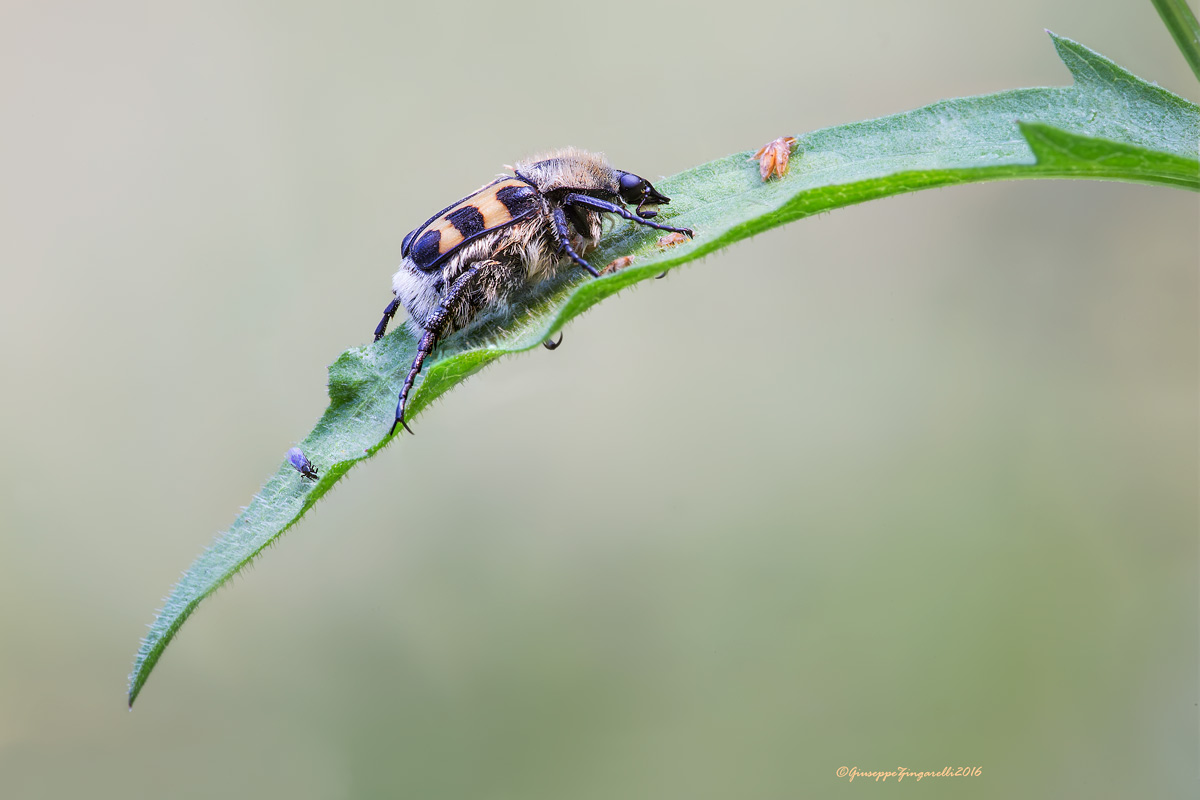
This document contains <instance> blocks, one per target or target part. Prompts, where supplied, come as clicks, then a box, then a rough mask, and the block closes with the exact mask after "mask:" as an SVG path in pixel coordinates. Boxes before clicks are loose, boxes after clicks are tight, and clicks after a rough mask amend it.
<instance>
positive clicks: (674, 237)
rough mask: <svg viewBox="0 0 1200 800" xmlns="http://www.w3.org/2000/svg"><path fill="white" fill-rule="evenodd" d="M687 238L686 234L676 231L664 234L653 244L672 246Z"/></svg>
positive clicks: (681, 242)
mask: <svg viewBox="0 0 1200 800" xmlns="http://www.w3.org/2000/svg"><path fill="white" fill-rule="evenodd" d="M687 240H688V237H687V235H686V234H682V233H679V232H678V231H676V232H675V233H668V234H667V235H666V236H663V237H662V238H660V239H659V240H658V241H657V242H655V244H656V245H658V246H659V247H674V246H675V245H677V244H683V243H684V242H686V241H687Z"/></svg>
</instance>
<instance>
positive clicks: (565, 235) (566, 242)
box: [552, 195, 600, 278]
mask: <svg viewBox="0 0 1200 800" xmlns="http://www.w3.org/2000/svg"><path fill="white" fill-rule="evenodd" d="M568 196H570V195H568ZM552 216H553V218H554V232H555V233H556V234H557V235H558V245H559V247H560V248H561V249H562V250H563V251H564V252H566V254H567V255H568V256H570V257H571V260H572V261H574V262H575V263H576V264H578V265H579V266H581V267H583V268H584V269H586V270H587V271H588V272H590V273H592V276H593V277H596V278H599V277H600V272H599V271H598V270H597V269H596V268H595V267H593V266H592V265H591V264H589V263H588V262H586V261H584V260H583V256H581V255H579V253H576V252H575V248H574V247H571V231H570V229H569V228H567V215H566V214H564V213H563V210H562V209H561V208H555V209H554V214H553V215H552Z"/></svg>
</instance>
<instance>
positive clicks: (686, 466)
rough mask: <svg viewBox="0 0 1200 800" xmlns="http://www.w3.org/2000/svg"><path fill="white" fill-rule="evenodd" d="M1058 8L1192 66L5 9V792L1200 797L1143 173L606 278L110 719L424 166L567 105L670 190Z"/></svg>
mask: <svg viewBox="0 0 1200 800" xmlns="http://www.w3.org/2000/svg"><path fill="white" fill-rule="evenodd" d="M1043 28H1050V29H1051V30H1054V31H1055V32H1056V33H1059V34H1062V35H1065V36H1069V37H1071V38H1075V39H1077V40H1079V41H1081V42H1083V43H1084V44H1086V45H1088V46H1090V47H1092V48H1094V49H1096V50H1099V51H1100V52H1102V53H1104V54H1105V55H1107V56H1109V57H1112V58H1114V59H1116V60H1117V61H1118V62H1120V63H1121V64H1123V65H1125V66H1126V67H1128V68H1129V69H1131V70H1132V71H1134V72H1135V73H1137V74H1139V75H1141V76H1142V77H1145V78H1147V79H1149V80H1154V81H1157V82H1158V83H1160V84H1162V85H1164V86H1166V87H1168V88H1170V89H1171V90H1172V91H1175V92H1178V93H1182V94H1183V95H1185V96H1187V97H1189V98H1191V99H1192V100H1196V99H1197V98H1198V97H1200V92H1198V91H1197V85H1196V83H1195V80H1194V78H1193V77H1192V76H1191V74H1190V73H1189V72H1188V70H1187V68H1186V66H1185V64H1184V62H1183V60H1182V58H1181V57H1180V56H1179V54H1178V53H1177V52H1176V50H1175V47H1174V45H1173V43H1172V41H1171V40H1170V38H1169V36H1168V34H1167V33H1166V31H1165V29H1164V28H1163V27H1162V25H1161V23H1160V22H1159V20H1158V17H1157V15H1156V14H1155V12H1154V10H1153V8H1152V7H1151V5H1150V3H1149V2H1133V3H1129V2H1118V1H1117V0H1112V2H1103V3H1100V2H1095V0H1092V1H1091V2H1084V0H1070V1H1068V0H1054V1H1053V2H1032V1H1031V0H1014V1H1013V2H1009V3H1004V4H982V3H978V4H977V3H962V2H959V0H928V1H927V2H909V3H884V2H874V3H872V2H846V3H837V4H831V3H821V4H817V3H812V4H803V5H798V4H795V5H794V4H767V3H762V4H746V3H724V2H708V3H703V2H701V3H688V4H677V5H676V4H672V5H661V6H660V5H657V4H648V3H620V2H613V3H606V4H587V5H584V4H566V3H549V2H546V3H541V2H531V1H528V0H527V1H526V2H507V3H495V4H489V5H487V6H481V7H478V8H475V7H472V6H470V5H463V4H458V5H448V4H436V3H428V4H420V5H410V6H408V7H403V6H401V5H399V4H397V5H392V4H385V3H366V4H329V5H327V6H320V5H311V4H302V3H263V2H258V3H252V4H248V3H233V2H205V3H198V2H188V3H172V4H153V3H129V2H109V3H103V4H100V3H79V2H77V3H56V2H21V1H20V0H17V1H14V0H6V2H5V3H4V7H3V10H2V11H0V116H2V120H0V122H2V127H0V131H2V133H0V140H2V143H3V144H2V147H0V175H2V176H3V179H2V182H0V282H2V283H0V337H2V338H0V341H2V346H0V376H3V377H2V378H0V380H2V381H3V385H4V391H3V393H2V397H3V399H2V401H0V402H3V408H4V420H5V421H4V425H3V427H4V431H5V433H4V435H3V448H2V451H0V527H2V530H3V534H2V536H0V797H2V798H5V800H7V798H43V797H44V798H60V797H63V798H75V797H83V796H87V797H95V798H106V797H122V798H130V797H137V798H142V797H145V798H161V797H186V798H192V797H195V798H207V797H218V796H219V797H289V798H345V797H366V796H406V797H472V798H568V797H569V798H597V799H598V798H614V797H621V798H730V797H738V798H800V797H811V796H835V795H841V794H846V795H850V794H852V793H853V794H855V796H858V794H859V793H860V792H861V791H871V790H865V789H862V788H861V787H860V782H859V781H856V782H855V783H854V784H848V783H847V782H846V781H845V780H844V779H839V778H837V777H836V775H835V771H836V770H837V769H838V767H840V766H843V765H845V766H856V767H858V768H859V769H860V770H877V769H895V768H897V767H898V766H901V765H903V766H906V767H907V768H909V769H912V770H921V769H934V770H936V769H941V768H942V767H944V766H980V767H982V770H983V774H982V776H980V777H977V778H943V779H940V780H927V781H923V782H922V783H920V784H914V783H911V782H908V781H906V782H905V783H903V784H901V785H899V786H892V787H890V788H889V789H878V790H876V791H884V792H887V793H888V796H901V795H903V796H914V797H915V796H919V797H961V796H978V797H994V798H1009V797H1013V796H1023V797H1062V796H1079V797H1082V796H1087V797H1092V798H1106V797H1114V798H1116V797H1129V796H1135V795H1136V796H1142V797H1182V796H1192V795H1193V793H1194V792H1195V790H1196V782H1197V761H1198V756H1197V754H1198V751H1200V742H1198V735H1200V734H1198V731H1200V723H1198V717H1200V711H1198V707H1197V701H1198V677H1197V676H1198V663H1197V658H1198V656H1197V654H1198V652H1200V641H1198V639H1200V634H1198V625H1197V615H1198V608H1200V606H1198V582H1197V573H1198V552H1197V527H1198V519H1197V515H1198V508H1200V497H1198V494H1200V492H1198V488H1197V486H1198V464H1197V441H1198V430H1197V427H1198V426H1197V414H1198V412H1197V408H1198V403H1200V391H1198V382H1200V381H1198V364H1200V347H1198V344H1197V329H1198V323H1200V313H1198V298H1200V285H1198V279H1197V266H1198V262H1200V233H1198V228H1200V226H1198V224H1197V223H1198V221H1200V214H1198V212H1200V201H1198V200H1197V197H1196V195H1194V194H1189V193H1184V192H1179V191H1171V190H1166V189H1160V188H1148V187H1139V186H1126V185H1118V184H1100V183H1067V182H1039V183H1032V182H1029V183H1010V184H994V185H985V186H968V187H961V188H955V189H946V190H939V191H936V192H924V193H920V194H916V195H911V196H906V197H901V198H896V199H891V200H886V201H882V202H876V203H871V204H868V205H864V206H860V207H857V208H852V209H848V210H844V211H839V212H838V213H836V214H830V215H824V216H821V217H819V218H814V219H810V220H806V221H804V222H802V223H798V224H794V225H791V226H789V227H787V228H785V229H781V230H776V231H772V232H771V233H769V234H767V235H764V236H762V237H760V238H758V239H756V240H753V241H751V242H748V243H745V244H740V245H738V246H735V247H731V248H729V249H727V250H725V251H722V252H721V253H719V254H717V255H714V256H712V257H710V258H708V259H706V260H705V261H704V262H703V263H700V264H695V265H692V266H690V267H689V268H687V269H685V270H682V271H680V272H678V273H673V274H672V276H671V277H670V278H669V279H668V280H665V281H661V282H658V283H652V284H650V285H649V286H645V287H644V288H641V289H640V290H638V291H635V292H631V293H628V294H626V295H623V296H622V297H620V298H617V299H614V300H612V301H609V302H607V303H605V304H604V305H603V306H601V307H599V308H598V309H596V310H595V311H594V312H593V313H590V314H588V315H587V316H586V317H585V318H584V319H582V320H579V321H576V322H575V323H573V324H572V325H571V326H570V327H569V328H568V329H567V330H566V341H565V346H564V347H563V348H562V349H561V350H559V351H558V352H556V353H554V354H549V353H545V352H542V351H540V350H539V351H537V352H533V353H529V354H526V355H523V356H521V357H517V358H513V359H509V360H507V361H505V362H502V363H501V364H500V365H498V366H496V367H495V368H492V369H489V370H487V371H486V372H485V373H483V374H482V375H480V376H477V377H476V378H474V379H472V380H471V381H469V382H468V383H467V384H466V385H465V386H464V387H461V388H460V389H459V390H457V391H455V392H453V393H451V394H450V395H449V396H447V398H446V399H444V400H443V401H442V402H440V403H439V404H438V406H437V407H436V408H434V409H433V410H432V411H431V412H430V413H427V414H424V415H422V417H421V419H420V421H419V428H418V431H419V435H417V436H415V437H412V438H409V437H403V438H402V439H401V440H399V442H398V443H397V444H395V445H393V446H392V447H390V448H389V449H388V450H387V451H386V452H384V453H383V454H382V455H381V456H380V457H378V458H376V459H374V460H373V461H371V462H370V463H368V464H367V465H365V466H364V467H362V468H360V469H357V470H355V471H354V473H353V474H352V475H351V476H350V479H349V480H348V481H345V482H344V483H343V484H342V485H341V486H342V488H340V489H339V491H337V492H335V493H334V494H333V495H332V496H331V499H330V501H329V502H325V503H322V504H321V505H320V506H318V507H317V508H316V509H315V511H314V512H313V513H311V514H310V515H309V517H308V518H306V519H305V520H304V521H303V522H302V523H301V525H300V526H298V527H297V528H296V529H294V530H293V531H291V532H289V533H288V534H287V535H286V536H285V537H284V539H283V541H282V542H281V544H280V546H278V547H275V548H272V549H271V551H270V552H269V553H267V554H266V555H265V557H263V558H262V559H261V561H260V562H258V564H257V565H256V567H255V568H254V569H253V570H250V571H249V572H248V573H246V574H245V575H243V576H242V577H241V578H239V579H238V580H236V581H235V582H234V587H233V588H230V589H226V590H224V591H222V592H220V593H218V595H217V596H215V597H214V598H212V599H210V600H209V601H207V602H206V603H205V604H204V605H203V606H202V607H201V609H200V612H199V613H198V614H197V615H196V616H194V617H193V618H192V619H191V621H190V622H189V623H188V624H187V626H186V627H185V629H184V631H183V633H182V635H181V636H180V638H179V639H177V640H176V642H175V643H174V644H173V646H172V647H171V648H169V650H168V652H167V654H166V656H165V658H164V659H163V661H162V662H161V663H160V665H159V667H158V669H157V671H156V672H155V674H154V675H153V676H152V678H151V679H150V681H149V683H148V684H147V686H146V690H145V691H144V692H143V694H142V696H141V698H140V699H139V701H138V704H137V706H136V708H135V710H134V712H133V713H129V712H127V711H126V710H125V694H124V693H125V679H126V675H127V673H128V670H129V667H130V664H131V662H132V657H133V654H134V652H135V650H136V648H137V644H138V639H139V637H140V636H141V635H142V633H143V632H144V630H145V625H146V624H147V623H149V622H150V620H151V618H152V616H153V612H154V610H155V609H156V608H157V607H158V605H159V602H160V598H162V597H163V596H164V595H165V594H166V592H167V591H168V589H169V588H170V586H171V584H172V583H173V582H174V581H175V580H176V579H177V578H178V576H179V574H180V573H181V571H182V570H183V569H184V568H186V567H187V565H188V564H189V563H190V562H191V560H192V558H193V557H195V556H196V555H197V554H198V553H199V552H200V551H201V549H202V548H203V547H205V546H206V545H207V544H208V543H209V542H210V541H211V539H212V537H213V536H214V535H215V534H216V533H217V532H218V531H220V530H222V529H224V528H225V527H227V526H228V524H229V523H230V522H231V521H232V519H233V518H234V516H235V515H236V513H237V512H238V510H239V508H240V507H241V506H242V505H244V504H245V503H246V502H247V501H248V500H249V498H250V497H251V495H252V494H253V493H254V491H255V490H256V489H257V487H258V486H259V484H260V482H261V481H262V480H263V479H265V478H266V477H267V476H268V475H269V474H270V473H272V472H273V471H274V470H275V469H276V467H277V466H278V464H279V463H280V461H281V460H282V458H283V454H284V451H285V450H286V449H287V448H288V447H289V446H291V445H292V444H293V443H294V442H296V441H298V440H299V439H301V438H302V437H303V436H304V434H305V433H306V432H307V431H308V429H309V428H310V427H311V425H312V423H313V422H314V421H315V420H316V418H317V417H318V415H319V414H320V413H321V411H322V410H323V408H324V406H325V388H324V381H325V368H326V365H327V364H328V363H330V362H331V361H332V360H333V359H334V358H335V357H336V356H337V355H338V353H340V352H341V351H342V350H344V349H345V348H347V347H351V346H355V345H359V344H362V343H364V342H367V341H368V340H369V338H370V334H371V331H372V330H373V328H374V326H375V324H376V322H377V321H378V319H379V312H380V309H381V308H382V307H383V305H384V304H385V303H386V302H387V300H388V299H389V298H390V291H389V286H390V283H389V281H390V275H391V272H392V271H393V269H394V268H395V265H396V263H397V261H398V257H399V256H398V254H399V249H400V241H401V238H402V237H403V236H404V234H405V233H406V232H407V231H409V230H410V229H411V228H412V227H414V226H415V225H416V224H417V223H419V222H421V221H422V220H424V219H425V218H426V217H427V216H428V215H429V214H430V213H431V212H432V210H433V209H437V208H440V207H442V206H443V205H445V204H446V203H449V202H451V201H453V200H454V199H456V198H457V197H459V196H461V195H463V194H465V193H466V192H467V191H469V190H471V189H474V188H475V187H477V186H478V185H479V184H480V183H481V182H483V181H485V180H487V179H488V178H489V176H491V175H493V174H494V173H495V172H497V171H498V170H499V169H500V167H501V165H503V164H505V163H512V162H513V160H514V159H518V158H520V157H522V156H525V155H528V154H530V153H532V152H535V151H538V150H542V149H545V148H549V147H555V146H561V145H565V144H574V145H577V146H581V147H587V148H591V149H597V150H604V151H606V152H607V153H608V155H609V156H610V158H611V159H612V161H613V162H614V163H615V164H617V165H619V166H620V167H622V168H624V169H628V170H632V171H634V172H638V173H640V174H642V175H645V176H647V177H650V178H651V179H652V180H653V179H655V178H657V177H658V176H661V175H669V174H672V173H674V172H677V171H679V170H682V169H685V168H687V167H689V166H692V165H695V164H698V163H701V162H703V161H707V160H709V159H712V158H716V157H719V156H722V155H724V154H726V153H728V152H733V151H738V150H747V149H752V148H755V147H757V146H758V145H759V144H761V143H763V142H765V141H767V140H768V139H771V138H774V137H776V136H779V135H781V134H784V133H795V132H799V131H804V130H810V129H813V128H818V127H823V126H827V125H834V124H838V123H843V122H850V121H854V120H858V119H862V118H868V117H874V116H880V115H883V114H888V113H892V112H897V111H903V110H906V109H909V108H914V107H916V106H920V105H923V104H925V103H928V102H932V101H935V100H938V99H940V98H946V97H954V96H961V95H968V94H979V93H984V92H991V91H997V90H1001V89H1005V88H1014V87H1021V86H1033V85H1056V84H1064V83H1066V82H1068V81H1069V77H1068V75H1067V71H1066V69H1065V68H1064V67H1062V66H1061V64H1060V63H1059V62H1058V60H1057V58H1056V57H1055V54H1054V49H1053V47H1052V46H1051V44H1050V41H1049V39H1048V38H1047V37H1046V35H1045V34H1044V33H1043V32H1042V29H1043ZM801 168H802V163H801ZM746 341H749V342H750V343H751V344H750V345H749V346H746V345H744V344H743V343H744V342H746ZM861 780H862V779H860V781H861ZM912 787H916V788H912Z"/></svg>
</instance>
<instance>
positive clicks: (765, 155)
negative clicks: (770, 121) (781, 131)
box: [750, 136, 796, 181]
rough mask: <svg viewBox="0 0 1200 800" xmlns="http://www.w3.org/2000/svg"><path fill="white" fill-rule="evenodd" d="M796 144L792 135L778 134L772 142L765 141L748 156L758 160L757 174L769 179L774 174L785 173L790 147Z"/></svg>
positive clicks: (777, 175) (778, 175)
mask: <svg viewBox="0 0 1200 800" xmlns="http://www.w3.org/2000/svg"><path fill="white" fill-rule="evenodd" d="M795 144H796V137H794V136H780V137H779V138H778V139H776V140H775V141H773V142H767V143H766V144H764V145H763V146H762V147H760V148H759V149H758V152H757V153H755V154H754V155H752V156H750V160H751V161H757V162H758V174H759V175H761V176H762V179H763V180H764V181H769V180H771V176H772V175H774V176H775V177H777V178H782V177H783V176H784V175H787V171H788V162H789V161H791V159H792V147H794V146H795Z"/></svg>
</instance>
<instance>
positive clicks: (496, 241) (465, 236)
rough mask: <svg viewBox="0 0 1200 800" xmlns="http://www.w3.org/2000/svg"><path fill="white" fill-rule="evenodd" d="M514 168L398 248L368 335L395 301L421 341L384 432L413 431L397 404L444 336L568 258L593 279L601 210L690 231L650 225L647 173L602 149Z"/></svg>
mask: <svg viewBox="0 0 1200 800" xmlns="http://www.w3.org/2000/svg"><path fill="white" fill-rule="evenodd" d="M512 171H513V173H514V175H513V176H509V175H503V176H501V177H500V178H498V179H496V180H494V181H492V182H491V183H489V184H487V185H486V186H484V187H483V188H481V189H479V190H478V191H476V192H474V193H473V194H470V195H468V196H466V197H464V198H463V199H462V200H459V201H458V202H457V203H454V204H453V205H450V206H447V207H446V208H443V209H442V210H441V211H439V212H438V213H436V214H434V215H433V216H432V217H430V218H429V219H428V220H426V221H425V223H424V224H423V225H421V226H420V227H418V228H417V229H416V230H414V231H412V232H411V233H409V234H408V235H407V236H405V237H404V242H403V243H402V244H401V245H400V255H401V256H402V257H403V259H404V260H403V261H401V262H400V268H399V269H398V270H396V274H395V275H394V276H393V277H392V293H393V294H394V295H395V298H394V299H393V300H392V302H391V303H389V304H388V306H387V308H385V309H384V311H383V319H382V320H380V322H379V326H378V327H377V328H375V341H379V340H380V339H381V338H383V334H384V333H385V332H386V331H387V326H388V323H389V322H390V321H391V319H392V317H393V316H395V314H396V311H397V309H398V308H399V307H400V306H404V308H405V309H406V310H407V311H408V315H409V325H410V326H411V327H412V328H413V332H414V333H420V334H421V339H420V344H419V346H418V347H417V355H416V358H414V359H413V362H412V366H411V367H410V368H409V370H408V376H407V377H406V378H405V379H404V386H403V388H402V389H401V390H400V398H399V401H398V402H397V403H396V421H395V422H394V423H392V429H391V431H390V432H389V434H388V435H389V436H390V435H391V434H393V433H395V432H396V428H397V427H398V426H401V425H403V426H404V429H405V430H407V431H408V432H409V433H412V429H411V428H409V427H408V424H407V423H405V421H404V405H405V403H406V402H407V400H408V393H409V391H410V390H411V389H412V386H413V382H414V381H415V380H416V379H417V375H418V374H419V373H420V372H421V365H422V364H423V363H424V361H425V358H426V357H427V356H428V355H429V354H430V353H432V352H433V349H434V347H436V346H437V343H438V342H439V341H440V340H441V339H443V338H444V337H446V336H449V335H450V334H451V333H453V332H454V331H457V330H460V329H462V328H465V327H466V326H467V325H469V324H470V323H471V321H472V320H473V319H474V318H475V317H476V316H477V315H478V314H479V313H480V312H481V311H484V310H486V309H491V308H495V307H499V306H503V305H504V304H505V303H507V302H508V300H509V299H510V298H511V297H512V296H513V294H514V293H515V292H517V290H519V289H521V288H522V287H524V286H527V285H530V284H537V283H541V282H542V281H546V280H549V279H550V278H552V277H554V275H555V273H556V271H557V270H558V269H559V268H560V267H563V266H569V265H570V263H571V262H573V263H574V264H578V265H579V266H580V267H582V268H583V269H585V270H587V271H588V272H590V273H591V274H592V275H593V276H595V277H600V272H599V271H598V270H597V269H596V268H595V267H593V266H592V265H591V264H589V263H588V262H587V261H585V260H584V258H583V256H584V255H585V254H586V253H588V252H589V251H591V250H593V249H594V248H595V247H596V245H598V244H599V243H600V237H601V234H602V223H603V220H604V217H603V215H604V214H617V215H618V216H621V217H624V218H625V219H627V220H630V221H632V222H636V223H638V224H640V225H647V226H649V227H651V228H657V229H659V230H663V231H672V232H674V233H676V234H686V235H687V236H691V235H692V231H691V230H690V229H688V228H673V227H671V226H670V225H661V224H659V223H657V222H651V221H650V220H651V219H652V218H654V217H656V216H657V215H658V212H657V211H656V210H654V207H656V206H659V205H665V204H666V203H669V202H671V199H670V198H669V197H667V196H666V195H664V194H662V193H661V192H659V191H657V190H656V189H655V188H654V187H653V186H652V185H650V181H648V180H646V179H645V178H642V177H639V176H637V175H634V174H633V173H632V172H623V171H621V170H619V169H614V168H613V167H612V166H611V165H609V163H608V161H607V160H605V158H604V156H602V155H599V154H596V153H588V152H584V151H583V150H576V149H574V148H568V149H565V150H559V151H556V152H553V153H548V154H546V155H544V156H540V157H538V158H536V159H532V160H530V161H525V162H522V163H519V164H517V165H516V166H515V167H513V168H512ZM627 205H631V206H634V210H633V211H630V210H629V209H627V208H626V206H627ZM648 206H649V208H648ZM555 346H557V345H555Z"/></svg>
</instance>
